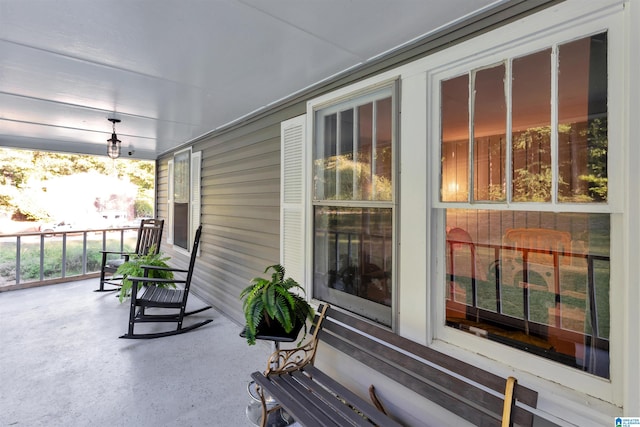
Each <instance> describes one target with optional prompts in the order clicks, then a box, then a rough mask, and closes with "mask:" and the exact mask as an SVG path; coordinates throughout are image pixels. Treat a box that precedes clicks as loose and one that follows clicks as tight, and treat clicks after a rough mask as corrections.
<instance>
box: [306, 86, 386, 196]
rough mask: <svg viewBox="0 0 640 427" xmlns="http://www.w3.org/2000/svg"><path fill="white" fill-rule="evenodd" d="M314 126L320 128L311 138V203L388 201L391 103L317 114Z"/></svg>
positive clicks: (372, 104)
mask: <svg viewBox="0 0 640 427" xmlns="http://www.w3.org/2000/svg"><path fill="white" fill-rule="evenodd" d="M356 118H357V123H356V122H354V120H355V119H356ZM317 120H318V121H319V122H321V123H323V126H321V127H320V128H319V129H320V130H321V132H319V134H318V137H317V138H316V141H317V142H316V160H315V176H314V187H315V189H314V196H315V199H316V200H382V201H390V200H391V199H392V197H393V191H392V179H391V174H392V144H391V141H392V126H393V122H392V104H391V97H385V98H384V99H381V100H377V101H371V102H366V103H363V104H361V105H356V106H352V107H349V108H347V109H344V110H341V111H337V112H335V113H331V114H327V113H326V112H325V111H324V110H321V111H319V112H318V114H317Z"/></svg>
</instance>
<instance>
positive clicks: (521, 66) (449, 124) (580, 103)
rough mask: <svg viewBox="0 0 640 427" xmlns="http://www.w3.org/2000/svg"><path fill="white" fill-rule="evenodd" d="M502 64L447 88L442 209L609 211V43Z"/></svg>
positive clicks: (587, 43)
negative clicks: (480, 205) (516, 206)
mask: <svg viewBox="0 0 640 427" xmlns="http://www.w3.org/2000/svg"><path fill="white" fill-rule="evenodd" d="M554 51H555V52H556V53H557V55H554ZM556 56H557V61H556V62H554V61H553V60H554V58H556ZM505 64H507V65H510V66H506V65H505ZM505 64H500V65H497V66H493V67H489V68H482V69H477V70H472V71H470V72H469V73H468V74H467V75H463V76H458V77H454V78H451V79H448V80H444V81H442V82H441V85H440V96H441V122H440V126H441V146H440V147H441V162H442V164H441V167H442V178H441V179H442V181H441V188H440V197H441V200H442V201H443V202H505V201H509V202H543V203H563V202H573V203H575V202H581V203H586V202H606V201H607V192H608V187H607V186H608V180H607V151H608V140H607V132H608V129H607V79H608V77H607V34H606V33H602V34H598V35H595V36H591V37H586V38H583V39H580V40H577V41H574V42H570V43H566V44H560V45H558V46H555V47H554V48H548V49H545V50H543V51H540V52H536V53H533V54H530V55H527V56H522V57H518V58H514V59H512V60H510V61H507V62H506V63H505ZM554 77H555V78H556V79H557V97H556V96H555V94H554V93H553V90H554V88H553V87H552V84H551V82H552V80H553V79H554ZM470 99H471V100H472V102H469V100H470ZM554 99H556V102H557V114H558V121H557V124H556V123H553V121H552V108H551V106H552V100H554ZM507 100H509V101H510V104H511V105H510V107H511V108H510V111H508V110H507V105H508V104H509V103H508V102H507ZM508 119H510V120H508ZM508 124H509V125H510V129H507V125H508ZM507 135H508V136H509V138H507ZM556 137H557V146H556V147H554V146H553V145H552V141H554V139H555V138H556ZM470 151H471V152H470ZM508 151H510V156H511V161H510V164H507V162H506V159H507V152H508ZM469 159H471V160H472V161H471V162H469ZM554 161H556V162H557V167H556V168H555V169H554ZM469 187H471V189H472V191H471V193H469V190H468V189H469ZM507 188H509V193H510V194H508V193H507Z"/></svg>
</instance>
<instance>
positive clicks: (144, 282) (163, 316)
mask: <svg viewBox="0 0 640 427" xmlns="http://www.w3.org/2000/svg"><path fill="white" fill-rule="evenodd" d="M201 234H202V226H200V227H198V230H197V232H196V237H195V240H194V242H193V248H192V249H191V261H190V262H189V269H188V270H183V269H176V268H165V267H155V266H142V268H143V269H144V270H145V273H144V277H129V278H128V279H129V280H131V282H133V286H132V288H131V310H130V312H129V329H128V332H127V333H126V334H124V335H122V336H121V337H120V338H159V337H166V336H169V335H177V334H182V333H184V332H188V331H191V330H193V329H196V328H199V327H200V326H203V325H206V324H207V323H210V322H211V321H212V320H213V319H206V320H203V321H201V322H198V323H194V324H192V325H189V326H186V327H183V326H182V321H183V319H184V317H185V316H189V315H191V314H195V313H200V312H201V311H204V310H208V309H210V308H211V306H206V307H203V308H200V309H197V310H194V311H190V312H186V311H185V309H186V307H187V298H188V297H189V288H190V286H191V278H192V276H193V267H194V264H195V262H196V256H197V253H198V246H199V245H200V235H201ZM150 270H168V271H172V272H179V273H186V279H184V280H177V279H160V278H151V277H148V276H149V272H150ZM172 283H173V284H181V285H184V289H172V288H161V287H158V286H156V285H158V284H164V285H169V284H172ZM141 288H142V289H141ZM139 292H141V293H142V295H138V293H139ZM147 309H152V310H160V311H161V313H153V314H150V313H147V312H146V310H147ZM175 310H178V311H177V313H176V312H175ZM167 311H174V312H173V313H169V314H167V313H166V312H167ZM143 322H172V323H176V325H177V327H176V329H175V330H170V331H165V332H155V333H146V334H136V333H134V326H135V325H136V323H143Z"/></svg>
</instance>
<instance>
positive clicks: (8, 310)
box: [0, 279, 270, 427]
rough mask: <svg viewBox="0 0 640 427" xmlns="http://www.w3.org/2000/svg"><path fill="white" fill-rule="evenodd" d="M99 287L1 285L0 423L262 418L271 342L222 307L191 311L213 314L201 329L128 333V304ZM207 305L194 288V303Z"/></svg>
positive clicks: (234, 423) (213, 422)
mask: <svg viewBox="0 0 640 427" xmlns="http://www.w3.org/2000/svg"><path fill="white" fill-rule="evenodd" d="M97 287H98V281H97V279H90V280H84V281H77V282H69V283H65V284H60V285H51V286H45V287H39V288H31V289H24V290H17V291H11V292H3V293H0V342H1V345H0V426H29V427H31V426H92V427H100V426H110V427H112V426H125V425H126V426H142V427H146V426H182V427H186V426H229V427H242V426H251V425H253V424H251V423H250V422H249V421H248V419H247V418H246V415H245V409H246V407H247V404H248V403H249V401H250V399H249V396H248V395H247V390H246V387H247V384H248V382H249V375H250V373H251V372H253V371H255V370H263V369H264V368H265V364H266V360H267V357H268V355H269V352H270V347H269V345H268V343H266V342H258V344H257V345H255V346H252V347H249V346H248V345H247V344H246V342H245V341H244V339H242V338H240V337H239V336H238V334H239V332H240V329H241V327H240V326H239V325H237V324H236V323H234V322H232V321H231V320H229V319H228V318H226V317H225V316H224V315H222V314H221V313H219V312H217V311H215V310H214V309H210V310H206V311H204V312H202V313H198V314H196V315H193V316H191V318H193V319H196V318H198V319H199V318H212V319H213V322H211V323H209V324H208V325H205V326H203V327H201V328H199V329H196V330H194V331H190V332H187V333H184V334H181V335H175V336H170V337H164V338H157V339H152V340H127V339H119V338H118V337H119V336H120V335H122V334H123V333H124V332H125V331H126V327H127V321H128V310H129V306H128V304H126V303H123V304H120V303H119V302H118V300H117V298H116V297H115V296H114V295H115V293H114V292H109V293H96V292H93V289H96V288H97ZM202 305H203V303H202V302H201V301H200V300H199V299H198V298H197V297H194V296H193V295H191V296H190V297H189V307H190V308H197V307H201V306H202ZM191 321H193V320H191V319H189V318H187V320H186V321H185V324H189V322H191ZM143 326H148V325H143ZM162 326H165V327H166V326H169V324H165V325H162Z"/></svg>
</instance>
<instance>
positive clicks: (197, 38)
mask: <svg viewBox="0 0 640 427" xmlns="http://www.w3.org/2000/svg"><path fill="white" fill-rule="evenodd" d="M504 2H505V0H121V1H115V0H0V146H7V147H15V148H29V149H42V150H51V151H68V152H76V153H84V154H105V153H106V140H107V139H108V138H109V137H110V134H111V123H109V122H108V121H107V118H109V117H115V118H119V119H121V120H122V122H121V123H119V124H118V125H117V127H116V130H117V133H118V137H119V139H120V140H122V147H123V150H122V151H123V155H124V156H126V155H127V152H128V151H130V147H132V148H133V150H134V151H135V153H134V155H133V156H132V157H134V158H145V159H155V158H156V157H157V156H158V154H160V153H163V152H166V151H168V150H170V149H171V148H173V147H176V146H178V145H181V144H183V143H185V142H187V141H189V140H192V139H194V138H197V137H199V136H202V135H204V134H206V133H208V132H210V131H212V130H214V129H217V128H220V127H222V126H224V125H227V124H229V123H230V122H233V121H234V120H237V119H239V118H241V117H243V116H246V115H248V114H250V113H252V112H255V111H256V110H259V109H261V108H264V107H265V106H267V105H269V104H270V103H273V102H275V101H278V100H281V99H283V98H286V97H287V96H290V95H292V94H293V93H295V92H298V91H300V90H303V89H304V88H307V87H309V86H311V85H313V84H315V83H317V82H319V81H321V80H324V79H327V78H329V77H331V76H333V75H336V74H338V73H340V72H342V71H345V70H347V69H349V68H351V67H355V66H358V65H359V64H363V63H366V62H367V61H369V60H371V59H373V58H375V57H376V56H379V55H381V54H383V53H385V52H388V51H390V50H392V49H394V48H397V47H399V46H401V45H404V44H406V43H408V42H410V41H412V40H415V39H416V38H418V37H420V36H423V35H426V34H430V33H432V32H434V31H437V29H439V28H442V27H446V26H448V25H451V24H452V23H454V22H456V21H459V20H460V19H462V18H463V17H464V16H466V15H470V14H475V13H479V12H480V11H484V10H486V9H488V8H492V7H496V6H497V5H499V4H502V3H504Z"/></svg>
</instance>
